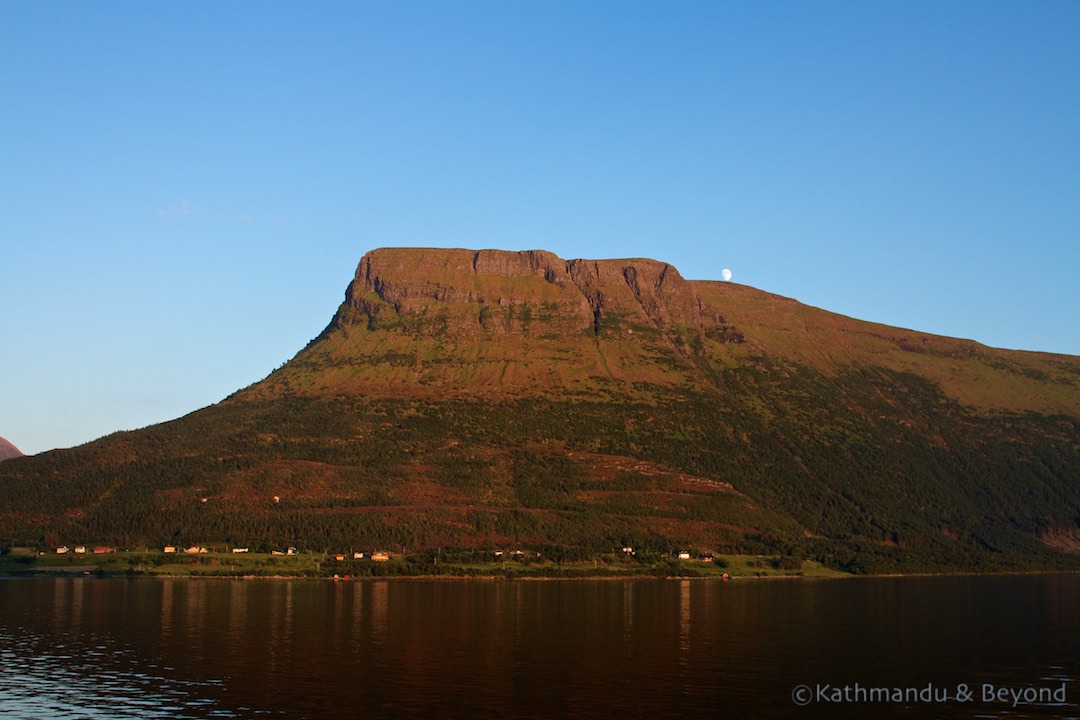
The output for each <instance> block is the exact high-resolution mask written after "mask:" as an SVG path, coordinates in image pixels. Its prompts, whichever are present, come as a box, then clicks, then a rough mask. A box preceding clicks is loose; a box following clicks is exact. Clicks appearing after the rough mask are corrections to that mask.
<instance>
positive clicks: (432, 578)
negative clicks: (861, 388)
mask: <svg viewBox="0 0 1080 720" xmlns="http://www.w3.org/2000/svg"><path fill="white" fill-rule="evenodd" d="M1078 574H1080V570H1026V571H1007V572H975V571H970V570H956V571H947V572H916V573H883V574H874V575H869V574H867V575H853V574H850V573H849V574H842V573H836V574H834V575H809V576H808V575H792V574H774V575H729V576H728V577H726V578H725V577H723V576H722V575H648V574H633V575H631V574H624V575H619V574H597V575H573V574H571V575H563V576H560V575H542V574H536V575H530V574H520V575H500V574H482V575H481V574H478V575H466V574H445V575H419V574H418V575H340V576H338V577H335V576H332V575H317V576H310V575H281V574H276V575H270V574H267V575H260V574H252V573H234V574H229V573H188V574H176V573H145V572H144V573H129V572H110V571H102V570H101V569H100V568H97V567H92V566H66V567H56V568H34V569H27V570H22V571H14V572H12V571H0V580H19V579H42V578H54V579H55V578H68V579H74V578H87V579H96V580H118V579H119V580H249V581H251V580H271V581H281V580H291V581H305V582H333V583H352V582H386V581H393V582H401V581H414V582H462V581H475V582H578V581H586V580H590V581H604V582H615V581H624V582H625V581H632V582H657V581H661V582H671V581H695V582H740V581H746V580H752V581H758V580H788V581H790V580H802V581H812V582H816V581H822V580H853V579H854V580H857V579H867V580H869V579H878V580H881V579H909V578H947V577H1023V576H1031V575H1078Z"/></svg>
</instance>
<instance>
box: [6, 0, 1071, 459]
mask: <svg viewBox="0 0 1080 720" xmlns="http://www.w3.org/2000/svg"><path fill="white" fill-rule="evenodd" d="M0 92H2V97H3V101H2V103H0V302H2V306H3V312H2V313H0V338H3V341H2V342H3V345H2V346H0V347H2V350H0V435H2V436H4V437H6V438H8V439H9V440H11V441H12V442H14V443H15V444H16V445H18V446H19V447H20V448H21V449H22V450H23V451H24V452H31V453H33V452H40V451H43V450H46V449H49V448H53V447H66V446H71V445H75V444H79V443H82V442H86V441H89V440H92V439H94V438H97V437H99V436H101V435H104V434H107V433H110V432H113V431H115V430H122V429H132V428H136V427H141V426H144V425H147V424H150V423H154V422H159V421H163V420H167V419H171V418H175V417H178V416H180V415H183V414H185V413H187V412H190V411H192V410H195V409H197V408H199V407H203V406H205V405H208V404H211V403H213V402H216V401H218V400H220V399H221V398H223V397H224V396H226V395H228V394H229V393H230V392H232V391H234V390H236V389H237V388H239V387H242V386H245V385H247V384H249V383H251V382H254V381H256V380H259V379H261V378H262V377H264V376H265V375H266V374H267V373H269V372H270V371H271V370H273V369H274V368H275V367H276V366H278V365H280V364H281V363H282V362H284V361H286V360H288V359H289V358H290V357H291V356H292V355H293V354H294V353H295V352H296V351H297V350H299V349H300V348H301V347H302V346H303V345H304V344H305V343H306V342H307V341H308V340H310V339H311V338H312V337H314V336H315V335H317V334H318V333H319V332H320V331H321V330H322V328H323V327H324V326H325V324H326V323H327V322H328V321H329V319H330V317H331V316H332V314H333V312H334V310H335V309H336V307H337V305H338V303H339V302H340V301H341V299H342V297H343V293H344V290H345V286H346V284H347V283H348V281H349V280H350V279H351V276H352V272H353V270H354V269H355V266H356V263H357V261H358V260H359V259H360V257H361V255H362V254H363V253H364V252H366V251H368V250H370V249H372V248H375V247H380V246H416V245H424V246H448V247H449V246H458V247H472V248H505V249H528V248H544V249H548V250H552V251H554V252H556V253H558V254H559V255H562V256H563V257H591V258H602V257H641V256H644V257H655V258H657V259H661V260H666V261H668V262H671V263H673V264H674V265H675V266H676V267H678V268H679V270H680V271H681V272H682V274H683V275H684V276H686V277H690V278H719V277H720V271H721V269H722V268H724V267H729V268H731V269H732V271H733V272H734V280H735V281H736V282H741V283H746V284H749V285H753V286H755V287H759V288H761V289H763V290H767V291H770V292H775V293H779V294H782V295H786V296H790V297H794V298H797V299H799V300H801V301H803V302H806V303H809V304H811V305H816V306H818V307H822V308H825V309H828V310H832V311H835V312H840V313H843V314H846V315H851V316H853V317H858V318H862V319H867V320H873V321H876V322H882V323H887V324H891V325H897V326H902V327H909V328H915V329H918V330H922V331H926V332H933V333H939V334H944V335H951V336H957V337H966V338H972V339H975V340H978V341H980V342H983V343H986V344H988V345H992V346H996V347H1007V348H1021V349H1029V350H1044V351H1051V352H1061V353H1069V354H1073V355H1077V354H1080V322H1078V320H1077V318H1080V289H1078V287H1080V283H1078V282H1077V281H1076V277H1075V276H1076V275H1077V271H1078V270H1080V131H1078V130H1077V128H1080V4H1078V3H1076V2H1073V1H1071V0H1066V1H1060V2H1055V1H1037V2H993V1H992V0H980V1H978V2H944V3H943V2H917V1H912V0H903V1H902V2H885V1H883V2H870V3H867V2H861V1H859V2H854V1H853V2H814V3H801V2H755V3H747V2H719V1H717V2H682V3H666V2H663V3H662V2H634V1H627V0H620V1H618V2H604V1H601V0H595V1H592V2H559V1H548V0H545V1H544V2H490V3H487V2H460V3H448V2H430V3H417V2H347V3H329V2H322V3H319V2H316V3H277V2H250V3H245V2H229V3H215V2H185V3H144V2H109V3H84V2H49V3H31V2H7V3H2V4H0Z"/></svg>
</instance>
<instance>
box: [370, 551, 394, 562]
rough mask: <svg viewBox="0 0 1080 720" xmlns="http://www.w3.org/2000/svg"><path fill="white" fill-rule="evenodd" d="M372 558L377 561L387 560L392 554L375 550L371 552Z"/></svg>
mask: <svg viewBox="0 0 1080 720" xmlns="http://www.w3.org/2000/svg"><path fill="white" fill-rule="evenodd" d="M371 559H372V560H374V561H375V562H386V561H387V560H389V559H390V554H389V553H384V552H373V553H371Z"/></svg>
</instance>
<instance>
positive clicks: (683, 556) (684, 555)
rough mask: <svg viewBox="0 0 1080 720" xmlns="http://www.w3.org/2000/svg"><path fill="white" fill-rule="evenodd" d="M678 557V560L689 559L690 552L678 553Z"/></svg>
mask: <svg viewBox="0 0 1080 720" xmlns="http://www.w3.org/2000/svg"><path fill="white" fill-rule="evenodd" d="M679 559H680V560H689V559H690V553H688V552H681V553H679Z"/></svg>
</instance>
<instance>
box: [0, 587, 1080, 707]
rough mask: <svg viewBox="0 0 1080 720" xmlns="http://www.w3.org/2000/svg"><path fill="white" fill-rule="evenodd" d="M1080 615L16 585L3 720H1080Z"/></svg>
mask: <svg viewBox="0 0 1080 720" xmlns="http://www.w3.org/2000/svg"><path fill="white" fill-rule="evenodd" d="M1078 608H1080V576H1064V575H1056V576H1055V575H1046V576H1023V577H946V578H882V579H859V580H841V581H776V580H753V581H750V580H747V581H732V582H726V583H725V582H713V581H680V580H669V581H614V580H598V581H551V582H541V581H536V582H530V581H518V582H507V581H482V580H473V581H420V580H417V581H411V580H392V581H378V580H373V581H364V582H340V583H332V582H329V581H303V580H295V581H292V580H265V581H262V580H221V579H217V580H210V579H206V580H189V579H138V580H122V579H97V578H61V579H57V578H41V579H6V580H0V718H5V719H7V718H35V719H41V720H54V719H58V718H153V717H160V718H260V717H266V718H341V717H363V718H472V717H482V718H623V719H627V718H695V719H697V718H721V717H732V718H788V717H790V718H818V717H852V718H855V717H940V718H996V717H1001V718H1024V717H1056V718H1077V717H1078V716H1080V707H1078V702H1080V685H1078V684H1077V683H1076V682H1075V678H1076V677H1077V675H1076V673H1077V668H1078V661H1080V612H1078ZM856 684H857V685H856ZM984 684H989V685H992V686H993V688H994V689H995V691H999V690H1000V689H1002V688H1004V691H1005V692H1006V693H1008V692H1009V691H1010V690H1011V691H1012V692H1013V693H1016V694H1017V695H1007V696H1004V698H1003V697H1000V696H991V697H989V698H986V697H984V696H983V694H982V693H983V685H984ZM803 685H805V686H806V690H805V691H804V690H799V689H798V688H799V687H800V686H803ZM931 686H932V687H931ZM963 686H966V687H968V688H969V689H970V690H972V692H973V696H972V697H971V698H970V699H965V698H958V697H956V691H957V688H958V687H963ZM822 688H824V690H822ZM845 688H846V690H845ZM859 688H862V691H861V692H862V693H863V695H859V692H860V690H859ZM871 688H881V689H884V690H890V689H899V690H901V691H904V692H907V691H908V689H912V690H911V692H919V691H922V692H927V691H928V689H929V691H930V692H927V697H928V700H925V701H924V700H920V699H919V698H918V697H915V698H914V699H913V700H910V701H907V702H900V701H894V699H888V698H887V699H885V700H882V699H881V697H880V696H877V697H876V698H875V699H870V697H871V696H869V692H870V689H871ZM1062 688H1064V690H1062ZM1052 691H1053V692H1057V695H1056V696H1052V694H1051V693H1052ZM802 692H809V693H810V694H809V695H808V696H806V698H804V697H803V696H801V695H798V693H802ZM822 692H824V696H823V695H821V693H822ZM837 692H840V693H844V692H847V693H849V695H848V696H847V697H839V698H838V697H836V696H835V693H837ZM932 692H939V693H940V692H946V693H947V694H948V695H949V697H947V698H946V697H940V696H938V697H934V696H933V695H932V694H931V693H932ZM1040 692H1041V693H1042V695H1041V696H1039V697H1037V696H1036V695H1037V694H1038V693H1040ZM1024 693H1027V696H1026V697H1025V695H1024ZM1062 693H1064V698H1062V697H1061V695H1062ZM793 698H794V699H793ZM807 698H808V699H809V700H810V703H809V705H807V706H805V707H801V706H800V705H798V704H796V702H795V701H794V700H795V699H807ZM1017 699H1019V702H1017V704H1016V706H1015V707H1014V701H1016V700H1017ZM1062 699H1064V702H1061V700H1062ZM1028 701H1034V702H1028Z"/></svg>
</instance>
